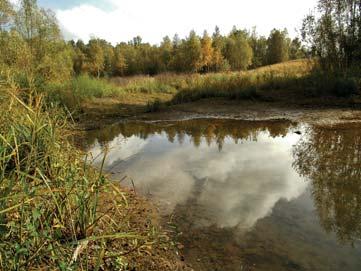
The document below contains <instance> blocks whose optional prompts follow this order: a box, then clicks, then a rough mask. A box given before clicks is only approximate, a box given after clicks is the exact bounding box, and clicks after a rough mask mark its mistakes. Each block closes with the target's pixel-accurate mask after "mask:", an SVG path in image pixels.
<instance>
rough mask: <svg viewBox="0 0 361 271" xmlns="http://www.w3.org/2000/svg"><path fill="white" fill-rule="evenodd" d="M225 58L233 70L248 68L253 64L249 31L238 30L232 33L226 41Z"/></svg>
mask: <svg viewBox="0 0 361 271" xmlns="http://www.w3.org/2000/svg"><path fill="white" fill-rule="evenodd" d="M225 58H226V59H227V61H228V63H229V64H230V66H231V68H232V70H246V69H247V68H248V67H249V66H250V65H251V64H252V59H253V51H252V47H251V46H250V45H249V42H248V37H247V33H244V32H242V31H238V30H237V31H236V32H233V33H231V35H230V37H229V38H228V39H227V41H226V47H225Z"/></svg>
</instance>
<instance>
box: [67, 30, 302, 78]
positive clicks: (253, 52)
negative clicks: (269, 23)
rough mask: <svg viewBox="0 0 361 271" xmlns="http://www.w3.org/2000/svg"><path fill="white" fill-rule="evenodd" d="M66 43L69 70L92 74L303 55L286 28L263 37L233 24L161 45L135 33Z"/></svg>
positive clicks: (236, 64) (216, 68)
mask: <svg viewBox="0 0 361 271" xmlns="http://www.w3.org/2000/svg"><path fill="white" fill-rule="evenodd" d="M69 44H70V45H71V47H72V49H73V63H74V72H75V73H76V74H82V73H89V74H92V75H94V76H124V75H136V74H149V75H155V74H159V73H162V72H179V73H197V72H199V73H207V72H220V71H229V70H234V71H239V70H247V69H249V68H257V67H260V66H264V65H268V64H275V63H280V62H283V61H287V60H289V59H299V58H304V57H305V56H306V49H305V47H304V46H303V45H302V43H301V41H300V39H298V38H295V39H293V40H291V39H290V38H289V36H288V33H287V30H282V31H281V30H277V29H274V30H272V32H271V33H270V35H269V37H268V38H266V37H263V36H259V35H257V33H256V31H255V30H253V31H252V32H249V31H247V30H239V29H237V28H236V27H234V28H233V30H232V31H231V33H229V35H227V36H223V35H221V33H220V30H219V28H218V27H216V29H215V31H214V33H213V34H212V35H209V34H208V33H207V32H206V31H205V32H204V34H203V36H202V37H200V36H198V35H197V34H196V33H195V32H194V31H191V32H190V34H189V35H188V37H186V38H184V39H180V38H179V36H178V35H175V36H174V37H173V39H172V40H171V39H170V38H169V37H168V36H166V37H165V38H163V41H162V42H161V43H160V45H151V44H149V43H144V42H142V38H141V37H139V36H138V37H135V38H134V39H133V40H131V41H129V42H128V43H125V42H121V43H119V44H117V45H116V46H112V45H111V44H110V43H109V42H107V41H105V40H102V39H91V40H90V41H89V42H88V43H87V44H85V43H84V42H83V41H81V40H79V41H77V42H75V41H70V42H69Z"/></svg>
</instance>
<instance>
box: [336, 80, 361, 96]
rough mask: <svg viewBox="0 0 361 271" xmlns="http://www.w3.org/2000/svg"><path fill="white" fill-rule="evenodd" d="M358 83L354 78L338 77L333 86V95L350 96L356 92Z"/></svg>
mask: <svg viewBox="0 0 361 271" xmlns="http://www.w3.org/2000/svg"><path fill="white" fill-rule="evenodd" d="M357 92H358V84H357V82H356V80H355V79H352V78H339V79H336V81H335V83H334V87H333V93H334V95H336V96H338V97H350V96H351V95H354V94H357Z"/></svg>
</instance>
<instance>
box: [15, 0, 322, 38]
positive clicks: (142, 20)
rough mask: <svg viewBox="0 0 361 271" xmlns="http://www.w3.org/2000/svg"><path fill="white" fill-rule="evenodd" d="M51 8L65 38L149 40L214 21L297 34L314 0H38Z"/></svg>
mask: <svg viewBox="0 0 361 271" xmlns="http://www.w3.org/2000/svg"><path fill="white" fill-rule="evenodd" d="M12 1H17V0H12ZM38 1H39V5H40V6H42V7H46V8H51V9H53V10H54V11H55V12H56V15H57V18H58V20H59V23H60V25H61V28H62V30H63V33H64V36H65V37H66V38H74V39H82V40H84V41H87V40H88V39H89V38H91V37H99V38H104V39H106V40H108V41H110V42H111V43H113V44H116V43H118V42H121V41H129V40H131V39H132V38H133V37H134V36H137V35H140V36H142V37H143V40H144V41H146V42H150V43H153V44H155V43H159V42H160V41H161V40H162V37H164V36H166V35H169V36H171V37H172V36H173V35H174V34H175V33H177V34H179V36H180V37H182V38H183V37H185V36H186V35H188V33H189V32H190V30H195V31H196V32H197V33H198V34H202V33H203V31H204V30H207V31H208V32H210V33H212V32H213V30H214V28H215V26H216V25H218V26H219V27H220V29H221V32H222V33H224V34H227V33H229V31H230V30H231V29H232V27H233V26H234V25H236V26H237V27H238V28H247V29H251V28H252V27H254V26H256V27H257V30H258V32H259V33H260V34H262V35H266V36H267V35H268V34H269V32H270V31H271V30H272V29H273V28H279V29H283V28H287V29H288V30H289V33H290V35H291V37H295V36H297V35H298V32H297V29H300V27H301V24H302V19H303V18H304V17H305V15H306V14H307V13H308V12H309V11H310V10H311V9H313V7H314V6H315V5H316V3H317V0H302V1H299V0H272V1H270V0H100V1H99V0H64V1H59V0H38Z"/></svg>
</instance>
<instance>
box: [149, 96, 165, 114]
mask: <svg viewBox="0 0 361 271" xmlns="http://www.w3.org/2000/svg"><path fill="white" fill-rule="evenodd" d="M161 107H162V102H161V100H159V99H156V100H154V101H153V102H148V103H147V106H146V112H147V113H151V112H157V111H159V110H160V109H161Z"/></svg>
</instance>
